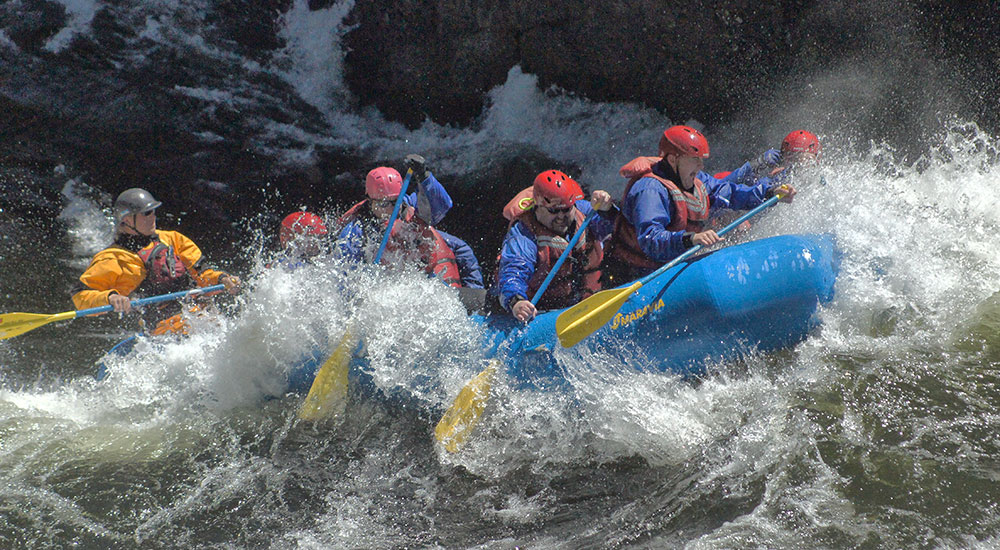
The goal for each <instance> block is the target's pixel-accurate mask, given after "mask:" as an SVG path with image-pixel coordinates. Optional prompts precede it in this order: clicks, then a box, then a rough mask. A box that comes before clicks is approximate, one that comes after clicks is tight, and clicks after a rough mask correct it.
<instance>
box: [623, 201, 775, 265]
mask: <svg viewBox="0 0 1000 550" xmlns="http://www.w3.org/2000/svg"><path fill="white" fill-rule="evenodd" d="M780 198H781V197H778V196H777V195H775V196H773V197H771V198H769V199H767V200H766V201H764V202H762V203H761V204H760V205H759V206H757V207H756V208H754V209H753V210H750V211H749V212H747V213H746V214H743V215H742V216H740V217H738V218H736V220H735V221H733V223H731V224H729V225H727V226H726V227H723V228H722V231H719V232H718V233H717V234H718V235H719V236H720V237H721V236H723V235H725V234H726V233H729V232H730V231H732V230H733V229H736V228H737V227H739V225H740V224H741V223H743V222H745V221H747V220H749V219H750V218H752V217H754V216H756V215H757V214H758V213H759V212H760V211H761V210H764V209H765V208H767V207H769V206H771V205H773V204H774V203H776V202H778V200H779V199H780ZM702 248H703V247H702V246H701V245H700V244H696V245H694V246H692V247H691V248H689V249H687V250H685V251H684V253H683V254H681V255H680V256H677V257H676V258H674V259H673V260H670V261H669V262H667V263H666V264H664V265H662V266H660V267H659V268H657V269H656V271H654V272H652V273H650V274H649V275H646V276H645V277H643V278H642V279H639V283H641V284H646V283H648V282H649V281H652V280H653V279H654V278H656V277H657V276H659V275H662V274H663V272H664V271H666V270H668V269H670V268H671V267H674V266H675V265H677V264H679V263H681V262H683V261H684V260H686V259H688V258H690V257H691V256H693V255H694V254H696V253H697V252H698V251H699V250H701V249H702Z"/></svg>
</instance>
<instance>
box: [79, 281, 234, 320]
mask: <svg viewBox="0 0 1000 550" xmlns="http://www.w3.org/2000/svg"><path fill="white" fill-rule="evenodd" d="M225 289H226V285H212V286H206V287H202V288H192V289H191V290H182V291H180V292H171V293H170V294H161V295H159V296H150V297H149V298H139V299H138V300H132V307H142V306H145V305H149V304H156V303H159V302H167V301H170V300H177V299H179V298H185V297H187V296H197V295H198V294H206V293H209V292H216V291H219V290H225ZM114 309H115V308H114V306H111V305H107V306H101V307H92V308H90V309H81V310H78V311H77V312H76V315H75V316H74V317H85V316H87V315H95V314H97V313H107V312H109V311H114Z"/></svg>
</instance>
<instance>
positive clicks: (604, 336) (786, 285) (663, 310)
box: [289, 235, 840, 393]
mask: <svg viewBox="0 0 1000 550" xmlns="http://www.w3.org/2000/svg"><path fill="white" fill-rule="evenodd" d="M839 264H840V254H839V251H838V250H837V248H836V245H835V243H834V240H833V237H832V236H831V235H784V236H778V237H771V238H768V239H763V240H759V241H753V242H749V243H744V244H740V245H735V246H731V247H727V248H723V249H720V250H717V251H714V252H710V253H708V254H704V255H701V256H698V257H694V258H692V259H689V260H687V261H685V262H682V263H679V264H678V265H676V266H674V267H673V268H670V269H668V270H666V271H664V272H663V274H661V275H659V276H657V277H655V278H653V279H652V280H650V281H649V282H647V283H645V284H644V285H643V286H642V287H640V288H639V290H638V291H637V292H636V293H635V294H634V295H632V296H631V297H630V298H629V299H628V301H626V302H625V303H624V305H622V307H621V308H620V309H619V310H618V312H617V314H616V315H615V316H614V317H613V318H612V319H611V321H610V322H608V323H607V324H605V325H604V326H601V327H600V328H597V329H596V330H595V331H594V332H593V334H591V335H590V336H588V337H586V338H584V339H583V341H581V342H580V343H579V344H577V345H576V346H575V347H574V348H569V349H567V348H561V347H560V344H559V342H558V340H557V338H556V319H557V318H558V317H559V314H560V313H562V312H563V311H564V310H553V311H548V312H544V313H541V314H539V315H538V316H537V317H536V318H535V319H534V320H533V321H532V322H531V323H529V324H528V325H527V326H525V325H522V324H521V323H518V322H517V321H515V320H514V319H512V318H511V317H510V316H507V315H493V316H488V317H482V316H475V317H474V319H475V320H476V321H477V322H479V323H481V324H482V325H483V329H484V330H483V333H484V336H483V344H482V345H483V349H484V353H485V356H486V357H487V358H490V357H496V358H498V359H500V360H501V361H502V362H503V364H504V365H506V370H507V375H508V379H509V380H511V381H512V382H514V383H515V384H518V385H521V386H524V387H537V388H543V389H545V388H550V387H555V386H558V385H561V384H562V383H564V382H565V376H564V374H565V373H564V371H563V369H562V367H561V366H560V362H559V358H560V357H562V356H563V354H567V353H575V350H578V349H579V348H584V349H586V350H587V351H589V352H597V353H610V354H614V355H615V356H618V357H627V358H635V359H636V360H634V361H628V364H629V365H632V366H634V368H636V369H639V370H643V371H650V370H651V371H659V372H673V373H678V374H682V375H685V376H687V375H698V374H702V373H703V372H704V371H705V367H706V365H708V364H710V363H713V362H718V361H726V360H732V359H736V358H738V357H741V356H744V355H746V354H749V353H756V352H769V351H774V350H779V349H784V348H788V347H791V346H794V345H795V344H797V343H799V342H801V341H802V340H804V339H805V338H806V336H807V335H808V333H809V331H810V330H812V329H814V328H815V327H816V326H817V325H818V324H819V318H818V317H817V310H818V307H819V305H820V304H822V303H825V302H829V301H830V300H831V299H832V298H833V294H834V281H835V280H836V277H837V272H838V269H839ZM327 353H328V352H327ZM325 356H326V353H317V354H316V356H315V357H313V358H310V359H309V360H306V361H304V362H303V363H301V364H300V365H297V366H296V367H295V368H294V369H293V370H292V372H291V373H290V375H289V390H290V391H293V392H300V393H306V392H308V391H309V388H310V386H311V384H312V379H313V377H314V376H315V373H316V369H317V367H318V365H319V364H320V363H321V362H322V361H323V360H324V359H325ZM364 368H365V367H364V361H363V359H358V358H355V360H354V361H353V363H352V366H351V378H352V380H358V379H359V377H360V379H361V380H363V379H364V378H366V377H365V376H364V374H363V373H362V372H359V371H363V370H364Z"/></svg>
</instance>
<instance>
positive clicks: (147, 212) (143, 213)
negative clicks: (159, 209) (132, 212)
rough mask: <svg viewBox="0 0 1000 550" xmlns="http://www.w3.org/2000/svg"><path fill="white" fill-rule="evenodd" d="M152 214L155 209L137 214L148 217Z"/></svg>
mask: <svg viewBox="0 0 1000 550" xmlns="http://www.w3.org/2000/svg"><path fill="white" fill-rule="evenodd" d="M153 212H156V209H155V208H150V209H149V210H143V211H142V212H139V215H140V216H148V215H150V214H152V213H153Z"/></svg>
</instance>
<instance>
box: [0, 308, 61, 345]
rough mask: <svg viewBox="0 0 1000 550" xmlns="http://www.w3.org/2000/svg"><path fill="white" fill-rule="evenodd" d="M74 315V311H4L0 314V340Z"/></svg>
mask: <svg viewBox="0 0 1000 550" xmlns="http://www.w3.org/2000/svg"><path fill="white" fill-rule="evenodd" d="M75 317H76V312H75V311H66V312H64V313H56V314H53V315H46V314H44V313H4V314H3V315H0V340H6V339H7V338H13V337H14V336H17V335H18V334H24V333H25V332H28V331H29V330H34V329H36V328H38V327H40V326H43V325H47V324H49V323H54V322H56V321H65V320H66V319H73V318H75Z"/></svg>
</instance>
